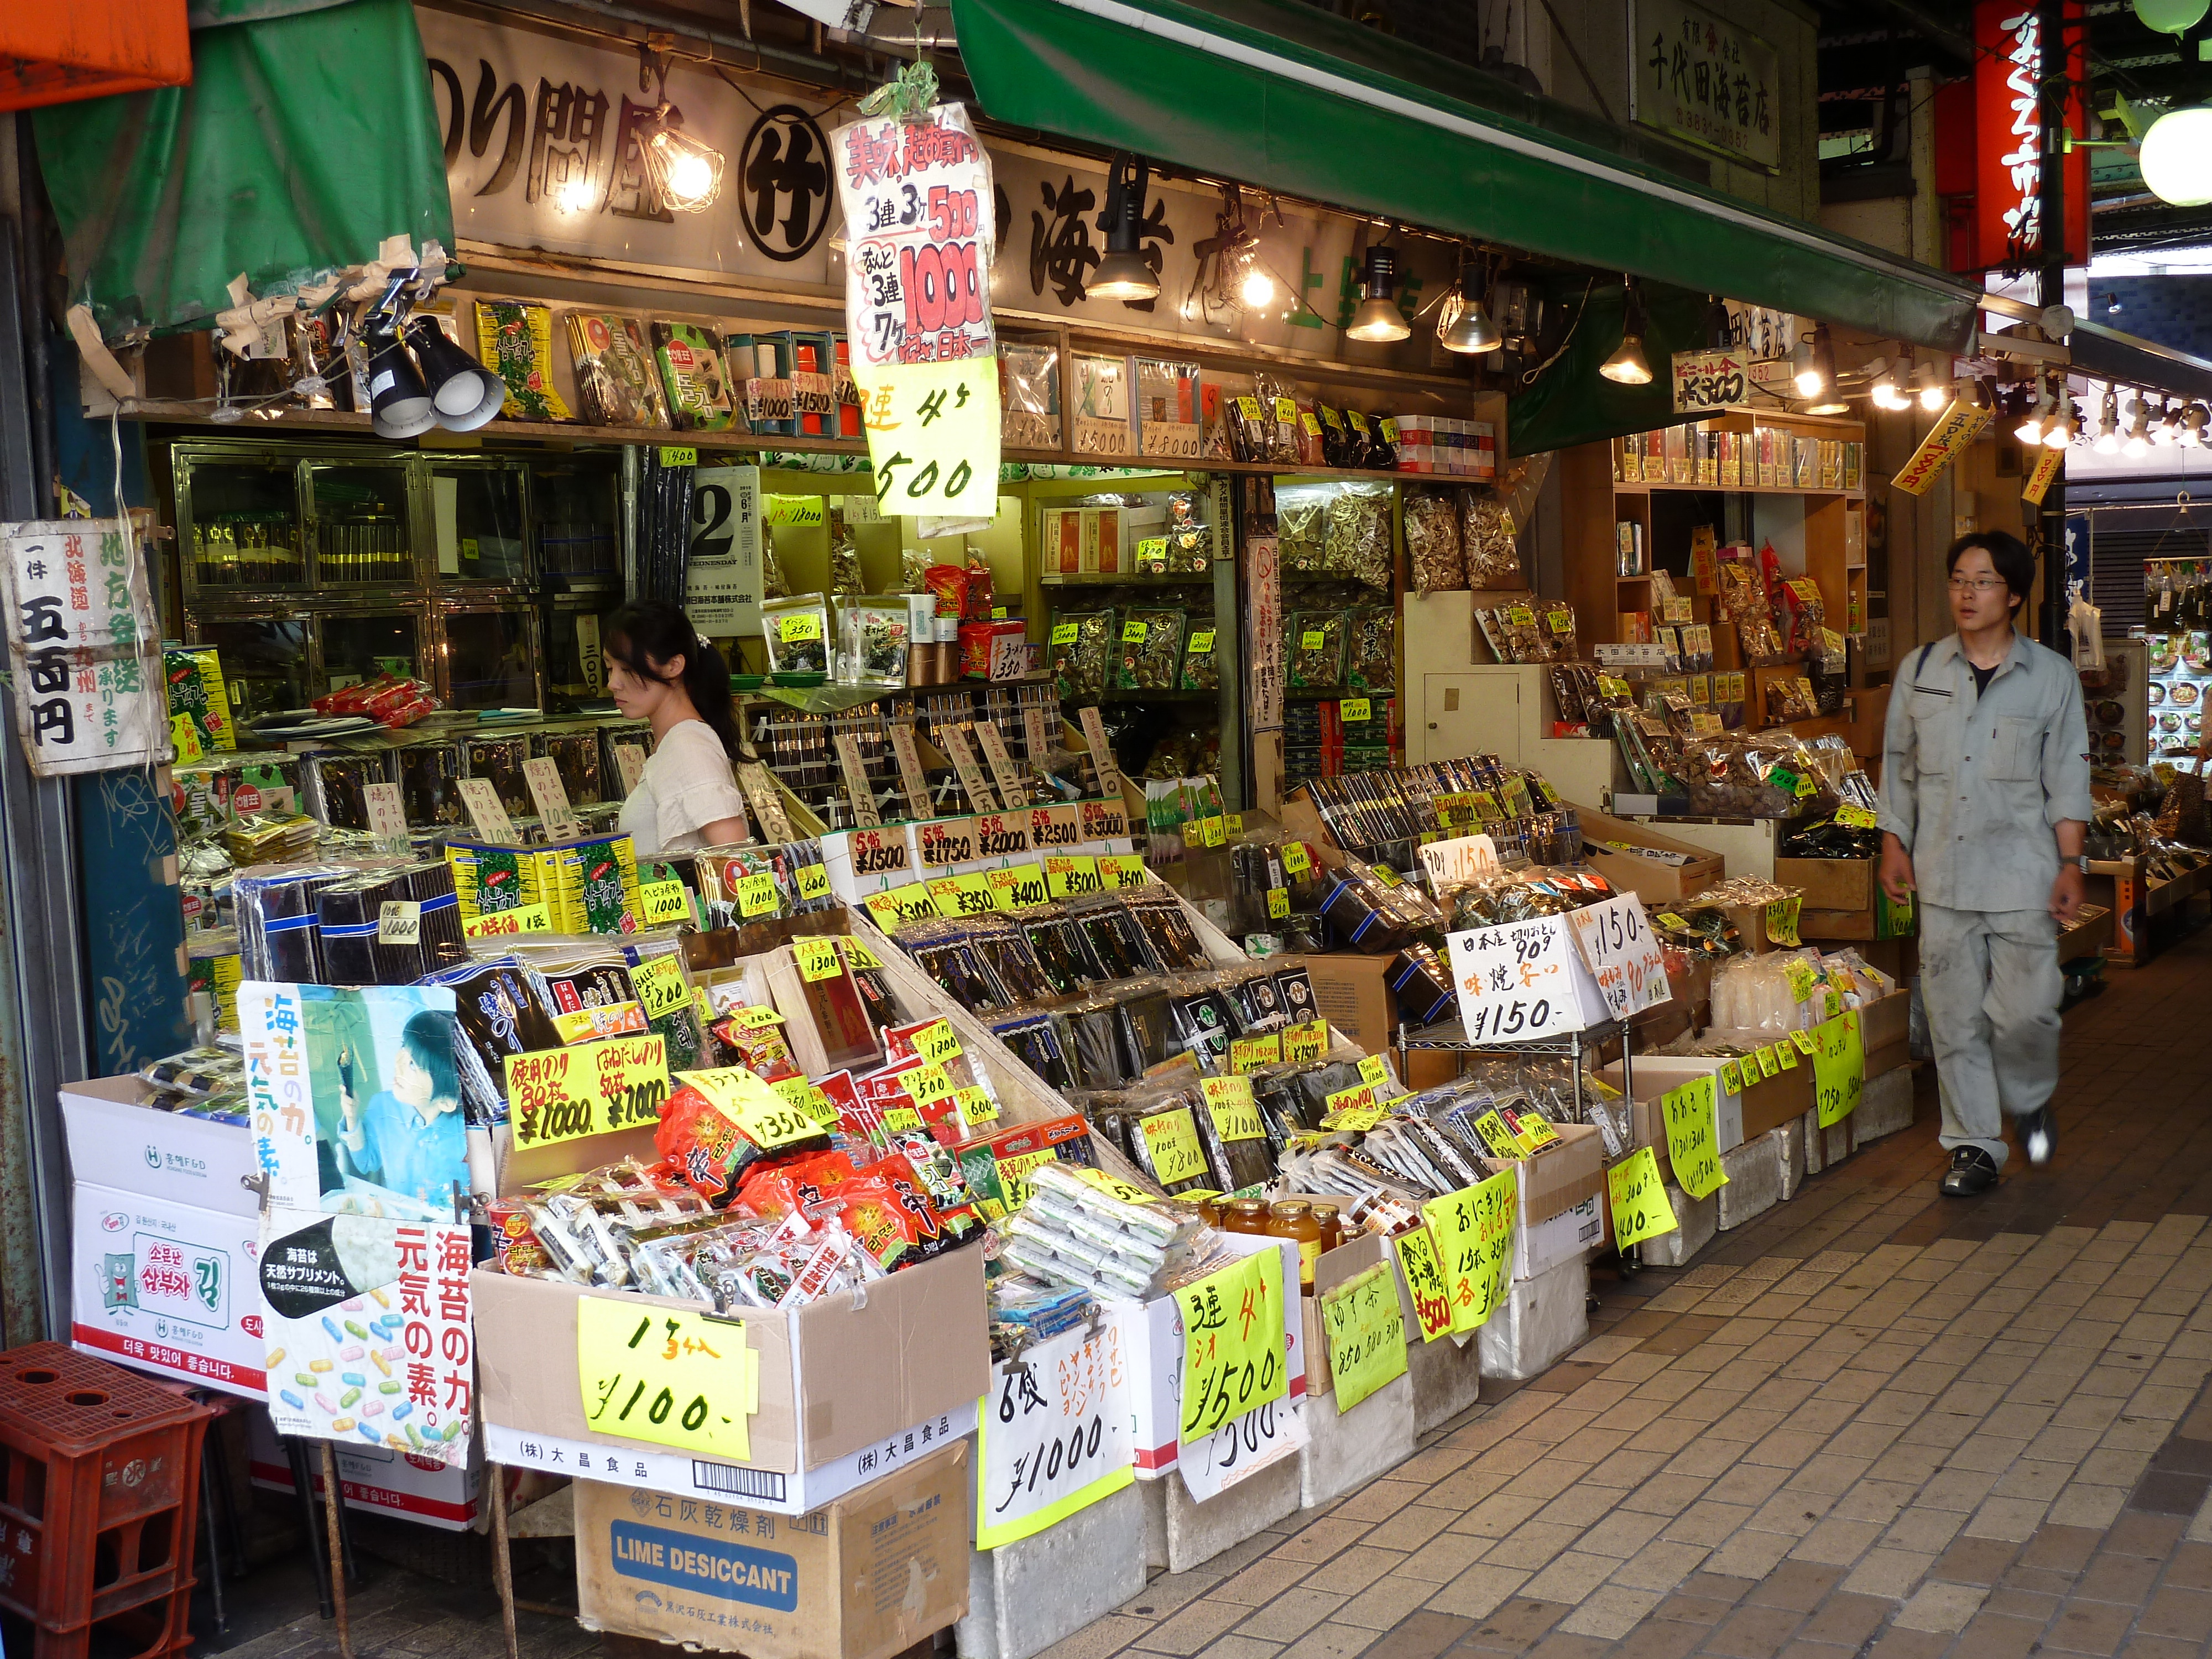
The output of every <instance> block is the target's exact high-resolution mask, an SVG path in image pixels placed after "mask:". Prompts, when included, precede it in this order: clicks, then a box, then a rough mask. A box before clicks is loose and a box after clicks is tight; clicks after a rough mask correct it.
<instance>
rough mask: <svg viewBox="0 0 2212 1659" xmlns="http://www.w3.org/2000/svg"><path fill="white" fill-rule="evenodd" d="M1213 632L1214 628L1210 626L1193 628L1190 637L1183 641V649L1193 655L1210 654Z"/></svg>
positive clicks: (1203, 655)
mask: <svg viewBox="0 0 2212 1659" xmlns="http://www.w3.org/2000/svg"><path fill="white" fill-rule="evenodd" d="M1215 632H1216V630H1215V629H1211V628H1200V629H1193V630H1192V631H1191V636H1190V638H1189V639H1188V641H1185V643H1184V649H1185V650H1186V651H1188V653H1190V655H1192V656H1194V657H1210V656H1212V654H1213V635H1214V634H1215Z"/></svg>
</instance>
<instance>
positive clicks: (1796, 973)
mask: <svg viewBox="0 0 2212 1659" xmlns="http://www.w3.org/2000/svg"><path fill="white" fill-rule="evenodd" d="M1790 902H1792V903H1795V902H1796V901H1795V900H1794V899H1793V900H1792V901H1790ZM1791 931H1792V932H1795V931H1796V921H1795V919H1794V918H1793V919H1792V921H1791ZM1782 976H1783V977H1784V979H1786V980H1788V981H1790V995H1791V996H1792V997H1793V998H1795V999H1796V1000H1797V1001H1799V1002H1803V1001H1805V1000H1807V999H1808V998H1809V997H1810V996H1811V995H1812V994H1813V987H1814V986H1816V985H1818V984H1819V983H1820V975H1818V974H1816V973H1814V971H1813V964H1812V963H1809V962H1808V961H1806V960H1805V958H1804V957H1790V960H1789V961H1788V962H1786V963H1783V965H1782Z"/></svg>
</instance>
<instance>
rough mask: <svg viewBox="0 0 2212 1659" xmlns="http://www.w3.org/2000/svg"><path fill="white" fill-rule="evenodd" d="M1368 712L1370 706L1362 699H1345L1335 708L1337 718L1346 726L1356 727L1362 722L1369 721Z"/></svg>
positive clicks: (1369, 715)
mask: <svg viewBox="0 0 2212 1659" xmlns="http://www.w3.org/2000/svg"><path fill="white" fill-rule="evenodd" d="M1369 710H1370V706H1369V703H1368V701H1367V699H1366V698H1364V697H1346V698H1345V699H1344V701H1343V702H1340V703H1338V704H1337V706H1336V713H1337V718H1338V719H1339V720H1342V721H1343V722H1344V723H1345V724H1346V726H1356V725H1358V723H1359V722H1360V721H1362V720H1369V719H1371V718H1372V715H1371V714H1370V712H1369Z"/></svg>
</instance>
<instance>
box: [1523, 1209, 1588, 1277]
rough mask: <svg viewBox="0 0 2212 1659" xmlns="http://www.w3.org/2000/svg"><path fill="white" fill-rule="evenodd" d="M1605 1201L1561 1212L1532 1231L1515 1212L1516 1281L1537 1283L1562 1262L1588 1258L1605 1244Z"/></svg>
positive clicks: (1526, 1221) (1526, 1219)
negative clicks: (1535, 1280) (1543, 1275)
mask: <svg viewBox="0 0 2212 1659" xmlns="http://www.w3.org/2000/svg"><path fill="white" fill-rule="evenodd" d="M1605 1231H1606V1229H1605V1198H1604V1195H1603V1194H1593V1195H1592V1196H1590V1197H1589V1198H1586V1199H1584V1200H1583V1201H1582V1202H1581V1203H1579V1204H1577V1205H1576V1206H1574V1207H1573V1208H1571V1209H1567V1210H1562V1211H1560V1212H1559V1214H1557V1215H1555V1216H1553V1217H1552V1218H1550V1219H1549V1220H1548V1221H1540V1222H1538V1223H1536V1224H1535V1225H1534V1226H1533V1227H1532V1226H1530V1225H1528V1218H1527V1217H1526V1216H1525V1215H1522V1214H1521V1213H1520V1212H1518V1211H1516V1212H1515V1214H1514V1218H1513V1277H1514V1279H1516V1280H1517V1279H1535V1278H1538V1277H1540V1276H1541V1275H1542V1274H1544V1273H1549V1272H1551V1270H1552V1269H1553V1268H1554V1267H1558V1266H1559V1265H1560V1264H1561V1263H1562V1262H1565V1261H1577V1260H1579V1259H1580V1258H1582V1257H1584V1256H1587V1255H1589V1253H1590V1252H1591V1251H1592V1250H1594V1249H1596V1248H1597V1247H1598V1246H1599V1245H1601V1244H1602V1243H1605Z"/></svg>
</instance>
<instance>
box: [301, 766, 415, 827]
mask: <svg viewBox="0 0 2212 1659" xmlns="http://www.w3.org/2000/svg"><path fill="white" fill-rule="evenodd" d="M300 771H301V783H302V784H303V785H304V788H303V790H302V793H304V794H305V796H306V797H307V801H306V805H307V811H308V812H309V813H310V814H311V815H312V816H313V817H319V818H320V819H321V820H322V821H323V822H324V823H327V824H328V825H330V827H331V829H368V786H369V785H370V784H372V783H389V782H391V781H392V772H391V767H390V764H389V762H388V760H387V758H386V756H384V755H383V754H364V755H349V754H340V753H338V752H337V751H335V750H319V751H318V752H316V753H314V754H312V755H309V756H308V757H307V758H306V760H305V762H304V763H302V764H301V768H300Z"/></svg>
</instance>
